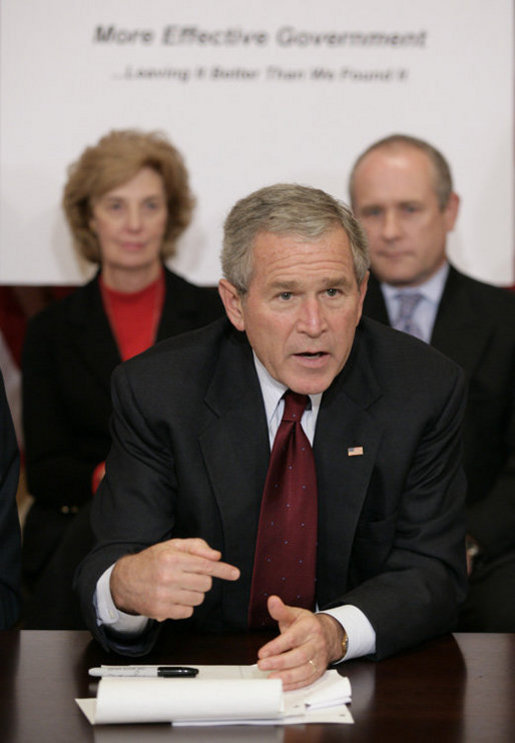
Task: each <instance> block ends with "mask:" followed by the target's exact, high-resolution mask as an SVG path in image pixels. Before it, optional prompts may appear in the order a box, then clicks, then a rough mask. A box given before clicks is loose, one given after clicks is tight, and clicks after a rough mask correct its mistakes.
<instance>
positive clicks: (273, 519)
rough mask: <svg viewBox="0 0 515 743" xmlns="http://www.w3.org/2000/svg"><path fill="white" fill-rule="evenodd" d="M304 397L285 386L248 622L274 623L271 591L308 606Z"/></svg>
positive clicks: (310, 504) (310, 550) (311, 581)
mask: <svg viewBox="0 0 515 743" xmlns="http://www.w3.org/2000/svg"><path fill="white" fill-rule="evenodd" d="M308 399H309V398H308V396H307V395H298V394H297V393H295V392H291V391H290V390H288V392H286V394H285V396H284V413H283V417H282V420H281V424H280V426H279V429H278V431H277V434H276V437H275V441H274V445H273V448H272V453H271V454H270V462H269V465H268V473H267V476H266V482H265V488H264V490H263V498H262V500H261V513H260V516H259V525H258V534H257V541H256V552H255V555H254V571H253V575H252V586H251V593H250V604H249V617H248V619H249V626H250V627H254V628H261V627H266V626H270V625H273V624H275V622H274V620H273V619H272V618H271V617H270V615H269V613H268V610H267V606H266V602H267V598H268V596H269V595H271V594H276V595H278V596H280V597H281V599H282V600H283V601H284V602H285V603H286V604H289V605H291V606H300V607H303V608H305V609H313V608H314V604H315V576H316V544H317V518H318V509H317V483H316V472H315V459H314V457H313V450H312V448H311V445H310V443H309V441H308V438H307V436H306V434H305V433H304V431H303V429H302V426H301V423H300V421H301V418H302V414H303V413H304V410H305V409H306V404H307V402H308Z"/></svg>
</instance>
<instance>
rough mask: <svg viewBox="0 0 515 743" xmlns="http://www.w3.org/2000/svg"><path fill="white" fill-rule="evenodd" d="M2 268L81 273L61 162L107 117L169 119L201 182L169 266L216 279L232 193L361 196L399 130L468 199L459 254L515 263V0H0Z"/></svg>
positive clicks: (498, 276) (475, 264) (68, 278)
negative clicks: (416, 139)
mask: <svg viewBox="0 0 515 743" xmlns="http://www.w3.org/2000/svg"><path fill="white" fill-rule="evenodd" d="M0 13H1V17H0V29H1V31H0V32H1V37H0V53H1V60H0V65H1V66H0V74H1V78H0V86H1V87H0V104H1V112H0V282H2V283H14V284H27V283H35V284H42V283H56V284H60V283H75V282H77V283H80V282H82V281H84V279H85V278H86V273H85V271H84V267H83V266H81V265H80V264H79V262H78V261H77V259H76V257H75V255H74V253H73V250H72V247H71V241H70V238H69V235H68V233H67V229H66V226H65V223H64V220H63V217H62V214H61V209H60V198H61V191H62V187H63V184H64V181H65V177H66V167H67V165H68V164H69V163H70V162H71V161H73V160H75V159H76V158H77V157H78V155H79V154H80V152H81V151H82V149H83V148H84V147H85V146H86V145H88V144H91V143H93V142H95V141H97V140H98V138H99V137H100V136H101V135H102V134H104V133H105V132H107V131H108V130H110V129H112V128H126V127H141V128H144V129H161V130H164V131H166V132H167V133H168V134H169V136H170V138H171V139H172V141H173V142H174V144H176V146H177V147H178V148H179V149H180V150H181V151H182V152H183V154H184V156H185V159H186V162H187V165H188V168H189V171H190V173H191V179H192V186H193V189H194V191H195V194H196V196H197V200H198V206H197V210H196V215H195V220H194V223H193V224H192V226H191V228H190V229H189V230H188V231H187V233H186V234H185V236H184V238H183V239H182V241H181V244H180V248H179V250H180V254H179V256H178V258H177V259H176V260H175V262H174V266H175V268H176V269H177V270H178V271H179V272H181V273H182V274H184V275H186V276H187V277H188V278H190V279H192V280H194V281H196V282H198V283H214V282H216V280H217V279H218V277H219V261H218V254H219V249H220V238H221V226H222V223H223V219H224V216H225V214H226V213H227V211H228V209H229V208H230V207H231V205H232V204H233V203H234V201H235V200H236V199H238V198H240V197H241V196H244V195H246V194H247V193H249V192H250V191H251V190H253V189H254V188H258V187H260V186H263V185H266V184H270V183H273V182H276V181H296V182H300V183H305V184H310V185H315V186H317V187H321V188H324V189H326V190H327V191H329V192H330V193H332V194H333V195H335V196H337V197H340V198H343V199H347V187H346V183H347V174H348V171H349V168H350V166H351V164H352V162H353V160H354V158H355V156H356V155H357V154H358V153H359V152H360V151H361V150H362V149H364V148H365V147H366V146H367V145H368V144H369V143H370V142H372V141H373V140H374V139H377V138H379V137H382V136H385V135H387V134H390V133H392V132H394V131H401V132H405V133H409V134H414V135H417V136H421V137H424V138H427V139H429V140H430V141H431V142H433V143H434V144H435V145H436V146H437V147H439V148H440V149H442V151H443V152H444V154H445V155H446V156H447V157H448V159H449V160H450V162H451V166H452V170H453V173H454V177H455V182H456V189H457V191H458V192H459V194H460V195H461V197H462V211H461V215H460V219H459V223H458V227H457V229H456V231H455V233H454V234H453V236H452V240H451V248H450V252H451V255H452V257H453V259H454V261H455V263H456V264H457V265H458V267H460V268H462V269H463V270H465V271H466V272H468V273H470V274H471V275H473V276H476V277H478V278H482V279H484V280H487V281H491V282H493V283H498V284H507V283H511V282H512V281H513V280H514V279H513V153H512V150H513V147H512V138H513V134H512V132H513V105H512V58H513V51H512V47H513V43H512V41H513V40H512V36H513V21H512V2H511V0H491V2H489V3H485V2H484V0H410V1H409V2H407V0H389V1H388V2H386V1H385V0H361V2H359V3H357V2H353V1H352V0H317V1H316V2H314V1H313V0H261V1H260V2H259V3H251V2H250V0H248V1H247V2H244V1H243V0H217V2H212V0H175V1H174V2H173V3H171V2H167V0H75V1H74V2H70V0H45V2H40V0H1V2H0Z"/></svg>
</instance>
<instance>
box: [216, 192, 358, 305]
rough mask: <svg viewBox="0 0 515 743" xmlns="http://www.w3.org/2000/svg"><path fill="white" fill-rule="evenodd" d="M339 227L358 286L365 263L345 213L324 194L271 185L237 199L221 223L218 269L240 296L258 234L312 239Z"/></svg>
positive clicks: (354, 228) (246, 284) (351, 218)
mask: <svg viewBox="0 0 515 743" xmlns="http://www.w3.org/2000/svg"><path fill="white" fill-rule="evenodd" d="M336 227H343V229H344V230H345V233H346V234H347V237H348V238H349V242H350V248H351V253H352V260H353V264H354V273H355V275H356V280H357V282H358V286H359V285H360V284H361V282H362V281H363V279H364V277H365V275H366V272H367V270H368V267H369V265H370V261H369V257H368V244H367V238H366V235H365V232H364V230H363V228H362V227H361V225H360V224H359V222H358V221H357V219H356V218H355V217H354V216H353V214H352V212H351V211H350V209H349V208H348V207H347V206H345V204H343V203H342V202H340V201H337V200H336V199H334V198H333V197H332V196H330V195H329V194H327V193H325V191H321V190H320V189H317V188H310V187H308V186H300V185H297V184H290V183H277V184H276V185H273V186H267V187H266V188H261V189H259V190H258V191H254V192H253V193H251V194H250V196H246V197H245V198H244V199H240V201H238V202H237V203H236V204H235V205H234V206H233V208H232V209H231V211H230V212H229V215H228V216H227V219H226V220H225V224H224V240H223V249H222V255H221V260H222V271H223V275H224V276H225V278H226V279H227V280H228V281H230V282H231V284H233V286H235V287H236V289H237V290H238V292H239V293H240V294H245V293H246V292H247V290H248V287H249V283H250V280H251V277H252V270H253V247H254V241H255V239H256V237H257V235H258V234H260V233H262V232H271V233H273V234H275V235H295V236H297V237H300V238H301V239H305V240H318V239H319V238H320V237H322V236H323V235H325V234H326V233H327V232H329V231H330V230H333V229H334V228H336Z"/></svg>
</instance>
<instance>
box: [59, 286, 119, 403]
mask: <svg viewBox="0 0 515 743" xmlns="http://www.w3.org/2000/svg"><path fill="white" fill-rule="evenodd" d="M72 300H73V301H72V306H71V307H70V313H69V324H70V327H71V332H70V338H71V343H72V345H74V346H75V349H76V352H77V354H78V355H79V356H80V357H81V358H82V359H83V362H84V365H85V367H86V368H88V369H89V370H90V372H91V374H92V375H93V376H94V377H95V378H96V379H97V381H98V383H99V385H101V387H102V388H103V389H104V390H105V391H106V392H107V394H108V395H110V378H111V373H112V371H113V369H114V367H115V366H117V365H118V364H120V363H121V358H120V354H119V352H118V348H117V345H116V342H115V339H114V337H113V334H112V332H111V328H110V326H109V322H108V320H107V316H106V314H105V312H104V309H103V307H102V299H101V296H100V289H99V286H98V276H97V277H95V279H93V281H90V282H89V284H86V285H85V286H84V287H83V288H82V289H80V290H79V291H78V292H77V294H76V295H74V296H73V297H72Z"/></svg>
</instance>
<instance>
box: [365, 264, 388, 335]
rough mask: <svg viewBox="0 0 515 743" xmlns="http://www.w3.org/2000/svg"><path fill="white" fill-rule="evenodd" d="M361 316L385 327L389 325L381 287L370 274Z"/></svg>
mask: <svg viewBox="0 0 515 743" xmlns="http://www.w3.org/2000/svg"><path fill="white" fill-rule="evenodd" d="M363 314H365V315H367V316H369V317H372V318H374V320H377V321H378V322H382V323H384V324H385V325H389V324H390V320H389V318H388V311H387V309H386V302H385V301H384V297H383V292H382V291H381V286H380V284H379V282H378V280H377V279H376V277H375V276H374V275H373V274H370V276H369V279H368V288H367V293H366V295H365V303H364V305H363Z"/></svg>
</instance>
